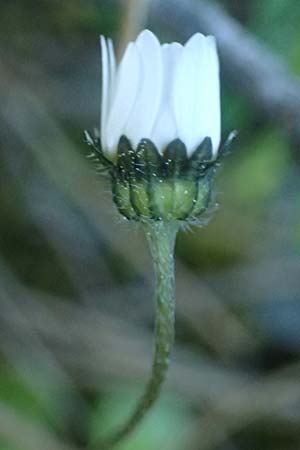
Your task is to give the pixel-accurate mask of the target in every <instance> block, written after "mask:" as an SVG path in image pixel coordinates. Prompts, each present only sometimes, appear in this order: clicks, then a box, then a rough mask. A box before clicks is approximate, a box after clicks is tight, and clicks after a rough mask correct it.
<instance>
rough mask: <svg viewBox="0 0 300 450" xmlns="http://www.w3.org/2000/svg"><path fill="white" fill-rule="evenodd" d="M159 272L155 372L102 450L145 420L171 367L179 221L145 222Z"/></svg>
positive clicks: (156, 300) (156, 278)
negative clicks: (125, 418)
mask: <svg viewBox="0 0 300 450" xmlns="http://www.w3.org/2000/svg"><path fill="white" fill-rule="evenodd" d="M144 228H145V232H146V236H147V239H148V242H149V246H150V251H151V255H152V258H153V265H154V272H155V343H154V356H153V363H152V371H151V376H150V378H149V381H148V383H147V386H146V388H145V392H144V394H143V396H142V397H141V399H140V400H139V402H138V403H137V406H136V408H135V410H134V411H133V413H132V415H131V416H130V417H129V419H128V420H127V422H126V423H125V424H124V425H123V426H122V427H121V428H120V429H119V430H118V431H117V432H116V433H115V434H114V435H113V436H111V438H110V439H108V440H107V441H106V442H105V444H104V445H102V447H101V450H110V449H112V448H113V447H114V446H115V445H116V444H118V443H119V442H120V441H121V440H123V439H124V438H125V437H127V436H128V435H129V434H130V433H131V432H132V431H133V430H134V429H135V428H136V426H137V425H138V424H139V423H140V422H141V420H142V419H143V418H144V416H145V415H146V413H147V412H148V411H149V410H150V408H151V406H152V405H153V403H154V402H155V400H156V399H157V397H158V395H159V392H160V389H161V386H162V383H163V381H164V379H165V377H166V373H167V370H168V366H169V358H170V353H171V350H172V346H173V341H174V315H175V314H174V313H175V292H174V245H175V239H176V233H177V230H178V225H177V223H176V222H163V221H157V222H154V223H146V224H144Z"/></svg>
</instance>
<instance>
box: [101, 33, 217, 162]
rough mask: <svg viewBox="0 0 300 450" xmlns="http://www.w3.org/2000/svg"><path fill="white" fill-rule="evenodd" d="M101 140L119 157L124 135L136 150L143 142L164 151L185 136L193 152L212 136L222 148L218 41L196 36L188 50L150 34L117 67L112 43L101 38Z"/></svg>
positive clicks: (108, 151)
mask: <svg viewBox="0 0 300 450" xmlns="http://www.w3.org/2000/svg"><path fill="white" fill-rule="evenodd" d="M101 52H102V103H101V127H100V128H101V129H100V134H101V142H102V148H103V150H104V152H105V153H106V154H107V155H108V156H109V155H113V154H115V152H116V150H117V145H118V141H119V139H120V137H121V135H125V136H126V137H127V138H128V139H129V140H130V141H131V144H132V146H133V148H136V146H137V145H138V143H139V142H140V140H141V139H143V138H148V139H151V140H152V141H153V143H154V144H155V145H156V146H157V148H158V150H159V151H160V152H163V150H164V149H165V147H166V145H167V144H169V143H170V142H171V141H172V140H174V139H176V138H179V139H181V140H182V141H183V142H184V144H185V145H186V147H187V151H188V154H189V155H190V154H192V153H193V151H194V150H195V149H196V148H197V146H198V145H199V144H201V142H202V141H203V139H204V138H205V137H210V138H211V140H212V143H213V152H214V154H215V155H216V153H217V151H218V147H219V144H220V134H221V121H220V83H219V61H218V55H217V49H216V42H215V39H214V37H212V36H207V37H205V36H203V35H202V34H200V33H196V34H194V35H193V36H192V37H191V38H190V39H189V40H188V41H187V43H186V44H185V45H184V46H183V45H181V44H179V43H177V42H173V43H171V44H163V45H160V43H159V41H158V39H157V38H156V36H155V35H154V34H153V33H151V32H150V31H149V30H144V31H142V32H141V33H140V34H139V36H138V37H137V39H136V41H135V42H130V43H129V44H128V46H127V48H126V51H125V54H124V56H123V58H122V60H121V62H120V64H119V66H118V68H117V69H116V66H115V55H114V50H113V45H112V42H111V40H106V39H105V38H104V37H103V36H101Z"/></svg>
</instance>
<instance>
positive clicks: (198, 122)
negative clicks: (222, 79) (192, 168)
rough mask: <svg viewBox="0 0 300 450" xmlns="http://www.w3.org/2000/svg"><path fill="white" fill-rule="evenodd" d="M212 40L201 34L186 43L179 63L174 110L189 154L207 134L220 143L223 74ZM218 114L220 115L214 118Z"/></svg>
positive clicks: (180, 135)
mask: <svg viewBox="0 0 300 450" xmlns="http://www.w3.org/2000/svg"><path fill="white" fill-rule="evenodd" d="M216 62H217V55H216V52H215V51H213V45H212V41H211V39H210V38H209V39H207V38H205V37H204V36H203V35H201V34H200V33H197V34H195V35H194V36H192V37H191V39H190V40H189V41H188V42H187V43H186V45H185V48H184V51H183V55H182V58H181V62H180V64H179V65H178V66H177V70H176V75H175V88H174V100H173V101H174V111H175V117H176V123H177V127H178V132H179V137H180V139H182V140H183V142H184V143H185V144H186V146H187V149H188V151H189V153H192V152H193V151H194V150H195V148H196V147H197V145H199V144H200V143H201V141H202V140H203V139H204V138H205V137H206V136H210V137H211V138H212V139H213V140H214V146H216V145H218V142H217V130H218V121H219V115H220V113H218V108H219V103H218V99H219V81H218V80H219V74H218V66H217V64H216ZM215 115H216V117H214V116H215Z"/></svg>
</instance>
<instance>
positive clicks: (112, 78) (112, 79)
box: [107, 39, 116, 108]
mask: <svg viewBox="0 0 300 450" xmlns="http://www.w3.org/2000/svg"><path fill="white" fill-rule="evenodd" d="M107 43H108V56H109V75H110V77H109V108H110V106H111V101H112V94H113V91H114V87H115V78H116V57H115V51H114V44H113V41H112V40H111V39H108V40H107Z"/></svg>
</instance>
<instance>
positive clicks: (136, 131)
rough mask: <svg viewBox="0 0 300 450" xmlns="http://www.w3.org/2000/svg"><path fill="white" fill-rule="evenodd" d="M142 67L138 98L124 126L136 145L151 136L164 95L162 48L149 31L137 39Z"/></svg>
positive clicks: (126, 133)
mask: <svg viewBox="0 0 300 450" xmlns="http://www.w3.org/2000/svg"><path fill="white" fill-rule="evenodd" d="M136 46H137V48H138V51H139V54H140V58H141V62H142V68H141V85H140V89H139V93H138V97H137V101H136V103H135V105H134V107H133V110H132V111H131V113H130V117H129V120H128V122H127V124H126V127H125V135H126V136H127V137H128V138H129V139H130V140H131V142H132V144H133V146H134V147H135V146H136V145H137V144H138V142H139V141H140V140H141V139H142V138H147V137H150V136H151V132H152V129H153V126H154V122H155V119H156V117H157V112H158V109H159V105H160V101H161V94H162V51H161V46H160V44H159V41H158V40H157V38H156V37H155V35H154V34H153V33H151V32H150V31H148V30H145V31H143V32H142V33H140V35H139V36H138V38H137V40H136Z"/></svg>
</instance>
